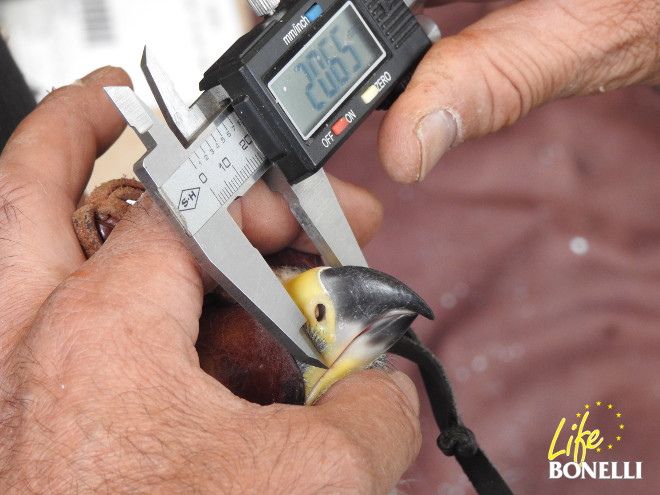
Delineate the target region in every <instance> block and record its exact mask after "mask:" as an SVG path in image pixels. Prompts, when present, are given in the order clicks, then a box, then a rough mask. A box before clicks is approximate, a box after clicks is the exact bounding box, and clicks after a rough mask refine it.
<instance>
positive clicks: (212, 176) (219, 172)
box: [161, 113, 267, 236]
mask: <svg viewBox="0 0 660 495" xmlns="http://www.w3.org/2000/svg"><path fill="white" fill-rule="evenodd" d="M223 118H224V120H221V121H220V122H218V121H215V122H214V123H213V124H212V127H213V131H212V132H211V133H210V134H208V136H207V137H206V138H205V139H204V141H203V142H202V143H201V144H200V145H199V146H197V147H196V148H194V149H191V150H190V155H189V156H188V159H187V160H186V161H185V162H183V163H182V164H181V166H180V167H179V168H178V169H177V170H176V172H174V173H173V174H172V175H171V176H170V178H169V179H167V180H166V181H165V183H164V184H163V186H162V188H161V190H162V192H163V193H164V195H165V196H166V197H167V200H168V202H169V204H170V208H171V209H172V210H173V211H174V213H175V214H176V216H177V217H178V218H179V219H180V220H181V222H182V223H183V227H184V228H185V230H186V231H187V232H188V234H189V235H191V236H194V235H195V234H196V233H197V232H198V231H199V229H201V228H202V226H203V225H204V224H205V223H206V222H207V221H208V220H209V219H210V218H211V217H212V216H213V214H214V213H215V212H216V211H218V210H219V209H220V208H226V207H227V206H228V204H229V203H230V202H231V201H233V200H234V199H235V198H236V197H237V195H238V194H239V193H241V192H244V191H242V187H243V185H245V184H246V183H248V186H251V185H252V184H253V183H254V182H256V180H257V179H258V178H259V177H260V176H261V175H262V174H263V172H265V170H266V168H267V165H266V159H265V157H264V155H263V153H262V152H261V150H260V149H259V148H258V147H257V145H256V144H255V143H254V140H253V139H252V136H251V135H250V134H249V133H248V132H247V130H246V129H245V127H244V126H243V124H242V123H241V121H240V120H239V119H238V117H237V116H236V114H235V113H230V114H229V115H228V116H227V117H223Z"/></svg>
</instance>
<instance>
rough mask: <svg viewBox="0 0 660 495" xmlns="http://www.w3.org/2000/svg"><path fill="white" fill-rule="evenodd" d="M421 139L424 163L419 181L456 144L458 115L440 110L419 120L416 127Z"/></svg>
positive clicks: (418, 136)
mask: <svg viewBox="0 0 660 495" xmlns="http://www.w3.org/2000/svg"><path fill="white" fill-rule="evenodd" d="M415 133H416V134H417V139H419V144H420V149H421V152H422V153H421V154H422V163H421V166H420V170H419V176H418V179H417V180H418V181H421V180H423V179H424V177H426V175H427V174H428V173H429V171H430V170H431V169H432V168H433V167H434V165H435V164H436V163H437V162H438V160H440V158H441V157H442V155H444V154H445V153H446V152H447V151H449V149H450V148H451V147H452V146H453V145H454V144H455V142H456V137H457V136H458V115H456V114H455V113H454V112H451V111H449V110H438V111H436V112H433V113H430V114H428V115H426V116H424V117H422V119H421V120H420V121H419V124H417V127H416V128H415Z"/></svg>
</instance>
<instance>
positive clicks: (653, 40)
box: [379, 0, 660, 182]
mask: <svg viewBox="0 0 660 495" xmlns="http://www.w3.org/2000/svg"><path fill="white" fill-rule="evenodd" d="M448 3H452V1H451V0H429V1H427V3H426V6H427V7H429V6H434V5H440V4H448ZM659 82H660V3H659V2H657V1H656V0H635V1H628V0H590V1H583V0H553V1H546V0H527V1H521V2H511V3H510V5H507V6H506V7H503V8H501V9H499V10H495V11H493V12H491V13H490V14H489V15H487V16H485V17H483V18H482V19H481V20H479V21H478V22H476V23H474V24H472V25H471V26H469V27H467V28H466V29H464V30H463V31H462V32H461V33H459V34H458V35H456V36H451V37H448V38H445V39H442V40H441V41H440V42H438V43H436V44H435V45H434V46H433V47H432V48H431V50H430V51H429V53H428V54H427V55H426V57H425V58H424V59H423V60H422V62H421V64H420V65H419V67H418V69H417V71H416V73H415V75H414V77H413V79H412V81H411V82H410V84H409V86H408V89H407V90H406V91H405V92H404V93H403V95H401V96H400V97H399V99H398V100H397V101H396V103H395V104H394V105H393V106H392V108H391V109H390V110H389V112H388V113H387V115H386V117H385V120H384V122H383V125H382V129H381V132H380V140H379V149H380V157H381V160H382V162H383V165H384V166H385V169H386V170H387V172H388V173H389V174H390V175H391V176H392V177H393V178H394V179H396V180H398V181H401V182H413V181H417V180H421V179H422V178H423V177H424V176H425V175H426V174H427V173H428V172H429V171H430V170H431V168H433V166H434V165H435V163H436V162H437V161H438V160H439V159H440V157H441V156H442V155H443V154H444V152H446V151H447V150H448V149H449V148H451V147H452V146H455V145H457V144H459V143H461V142H463V141H467V140H470V139H476V138H479V137H481V136H484V135H486V134H488V133H491V132H494V131H496V130H498V129H500V128H502V127H505V126H507V125H510V124H512V123H514V122H515V121H517V120H518V119H520V118H521V117H522V116H524V115H525V114H527V113H528V112H529V111H530V110H532V109H533V108H535V107H538V106H540V105H543V104H545V103H548V102H550V101H552V100H556V99H558V98H565V97H570V96H577V95H587V94H593V93H598V92H603V91H610V90H613V89H617V88H621V87H624V86H628V85H633V84H658V83H659Z"/></svg>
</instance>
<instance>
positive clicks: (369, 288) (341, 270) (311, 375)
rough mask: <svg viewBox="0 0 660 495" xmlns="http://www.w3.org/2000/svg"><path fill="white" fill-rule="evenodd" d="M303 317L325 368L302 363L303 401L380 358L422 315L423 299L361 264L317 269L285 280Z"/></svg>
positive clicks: (425, 310) (424, 311)
mask: <svg viewBox="0 0 660 495" xmlns="http://www.w3.org/2000/svg"><path fill="white" fill-rule="evenodd" d="M284 286H285V287H286V289H287V291H288V292H289V295H290V296H291V298H292V299H293V300H294V302H295V303H296V304H297V305H298V308H299V309H300V311H302V313H303V315H304V316H305V320H306V324H305V331H306V333H307V334H308V335H309V337H310V339H311V341H312V343H313V344H314V346H315V347H316V348H317V349H318V351H319V353H320V354H321V356H322V357H323V361H324V364H325V365H326V366H327V367H328V369H327V370H324V369H321V368H316V367H313V366H306V365H301V368H302V373H303V379H304V382H305V402H306V403H307V404H312V403H313V402H314V401H316V399H318V397H319V396H320V395H321V394H322V393H323V392H324V391H325V390H327V388H328V387H329V386H330V385H332V384H333V383H334V382H336V381H337V380H339V379H340V378H342V377H344V376H346V375H347V374H349V373H350V372H352V371H354V370H359V369H364V368H367V367H369V366H371V365H372V363H374V362H375V361H377V360H378V358H380V357H381V356H382V355H383V354H384V353H385V352H386V351H387V350H388V349H389V348H390V347H391V346H392V345H393V344H394V343H395V342H396V341H397V340H398V339H399V338H400V337H401V336H402V335H403V334H404V333H405V331H406V330H407V329H408V327H409V326H410V324H411V323H412V321H413V320H414V319H415V318H416V317H417V316H418V315H420V314H421V315H422V316H425V317H426V318H430V319H432V318H433V313H432V311H431V309H430V308H429V307H428V305H427V304H426V303H425V302H424V300H423V299H422V298H421V297H419V296H418V295H417V294H416V293H415V292H413V291H412V290H411V289H410V288H409V287H408V286H406V285H405V284H403V283H402V282H400V281H399V280H397V279H396V278H394V277H391V276H389V275H386V274H385V273H382V272H379V271H376V270H372V269H370V268H366V267H361V266H340V267H318V268H313V269H311V270H307V271H305V272H303V273H302V274H300V275H298V276H296V277H294V278H292V279H290V280H287V281H285V282H284Z"/></svg>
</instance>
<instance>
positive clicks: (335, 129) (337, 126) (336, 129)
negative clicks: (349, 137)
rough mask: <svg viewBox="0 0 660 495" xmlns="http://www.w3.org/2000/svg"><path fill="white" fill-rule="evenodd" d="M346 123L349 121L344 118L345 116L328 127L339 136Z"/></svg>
mask: <svg viewBox="0 0 660 495" xmlns="http://www.w3.org/2000/svg"><path fill="white" fill-rule="evenodd" d="M348 124H349V122H348V120H346V117H342V118H341V119H339V120H338V121H337V122H335V123H334V124H333V126H332V127H331V128H330V129H331V130H332V132H333V134H334V135H335V136H339V135H340V134H341V133H342V132H344V131H345V130H346V128H347V127H348Z"/></svg>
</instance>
